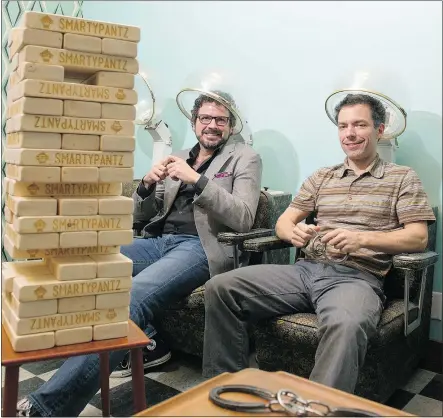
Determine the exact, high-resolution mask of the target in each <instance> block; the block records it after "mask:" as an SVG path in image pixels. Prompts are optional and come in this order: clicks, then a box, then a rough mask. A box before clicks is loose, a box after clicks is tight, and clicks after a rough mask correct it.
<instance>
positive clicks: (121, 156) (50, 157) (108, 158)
mask: <svg viewBox="0 0 443 418" xmlns="http://www.w3.org/2000/svg"><path fill="white" fill-rule="evenodd" d="M3 159H4V160H5V162H7V163H10V164H16V165H21V166H27V165H31V166H56V167H116V168H124V167H132V166H133V165H134V154H133V153H132V152H114V151H112V152H108V151H71V150H58V149H57V150H41V149H35V150H34V149H28V148H13V149H5V152H4V154H3Z"/></svg>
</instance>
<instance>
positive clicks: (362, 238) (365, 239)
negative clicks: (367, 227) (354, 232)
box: [358, 231, 372, 249]
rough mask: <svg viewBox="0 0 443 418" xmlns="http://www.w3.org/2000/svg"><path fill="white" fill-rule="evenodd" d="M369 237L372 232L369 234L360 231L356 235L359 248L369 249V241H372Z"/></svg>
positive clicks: (368, 232)
mask: <svg viewBox="0 0 443 418" xmlns="http://www.w3.org/2000/svg"><path fill="white" fill-rule="evenodd" d="M371 235H372V232H370V231H364V232H362V231H361V232H359V233H358V241H359V242H360V247H361V248H366V249H370V246H371V241H372V239H371V238H372V237H371Z"/></svg>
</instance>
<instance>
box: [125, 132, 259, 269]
mask: <svg viewBox="0 0 443 418" xmlns="http://www.w3.org/2000/svg"><path fill="white" fill-rule="evenodd" d="M173 155H176V156H178V157H180V158H183V159H187V158H189V149H187V150H182V151H179V152H177V153H173ZM261 175H262V161H261V158H260V156H259V155H258V154H257V153H256V152H255V151H254V149H253V148H252V147H250V146H249V145H245V144H242V143H238V142H237V143H234V141H233V140H232V139H230V140H229V141H228V142H227V143H226V144H225V146H224V147H223V148H222V149H221V151H220V153H219V154H218V155H217V156H216V157H215V158H214V160H213V161H212V162H211V164H210V165H209V167H208V169H207V170H206V173H205V176H206V177H207V178H208V179H209V181H208V183H207V185H206V187H205V188H204V189H203V192H202V193H201V194H200V195H199V196H197V195H195V196H194V219H195V225H196V228H197V232H198V235H199V237H200V240H201V243H202V246H203V249H204V250H205V253H206V256H207V258H208V262H209V271H210V275H211V277H212V276H215V275H216V274H220V273H223V272H225V271H228V270H231V269H232V268H233V267H234V259H233V248H232V247H230V246H227V245H225V244H222V243H219V242H218V241H217V234H218V233H219V232H226V231H235V232H247V231H249V230H250V229H251V228H252V225H253V224H254V219H255V213H256V211H257V206H258V200H259V197H260V188H261ZM180 184H181V181H173V180H171V178H170V177H167V178H166V180H165V181H164V182H163V184H161V183H157V184H156V186H155V188H154V191H153V192H152V193H151V194H150V195H149V196H148V197H147V198H145V199H142V198H141V197H140V196H139V195H138V194H137V192H134V194H133V196H132V197H133V199H134V222H148V224H147V225H146V226H145V227H144V229H143V232H142V235H143V236H149V233H148V232H147V230H148V229H151V227H152V226H154V225H153V224H154V223H157V222H162V221H163V220H164V218H165V217H166V215H167V214H168V212H169V210H170V208H171V206H172V204H173V202H174V199H175V197H176V195H177V192H178V190H179V187H180ZM240 260H242V257H241V258H240Z"/></svg>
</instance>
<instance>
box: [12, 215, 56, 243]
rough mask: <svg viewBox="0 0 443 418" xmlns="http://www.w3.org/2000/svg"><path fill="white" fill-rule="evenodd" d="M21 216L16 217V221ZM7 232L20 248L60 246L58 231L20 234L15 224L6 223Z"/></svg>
mask: <svg viewBox="0 0 443 418" xmlns="http://www.w3.org/2000/svg"><path fill="white" fill-rule="evenodd" d="M17 219H19V218H15V217H14V221H16V220H17ZM5 227H6V233H7V235H8V236H9V238H10V240H11V241H12V244H13V245H14V247H15V248H17V249H18V250H22V251H26V250H33V249H35V248H40V249H42V250H46V249H49V248H58V247H59V239H60V236H59V234H57V233H46V234H20V233H18V232H17V231H16V230H15V228H14V227H13V225H11V224H6V225H5Z"/></svg>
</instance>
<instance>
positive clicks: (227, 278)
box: [205, 270, 238, 300]
mask: <svg viewBox="0 0 443 418" xmlns="http://www.w3.org/2000/svg"><path fill="white" fill-rule="evenodd" d="M234 271H235V270H233V271H229V272H226V273H222V274H218V275H217V276H214V277H212V278H211V279H210V280H208V281H207V282H206V284H205V300H209V299H213V298H214V297H215V298H217V299H224V298H225V297H226V296H227V295H229V294H230V293H231V292H232V290H233V289H235V287H236V286H235V285H236V283H237V281H238V279H237V277H236V276H235V275H234V274H233V272H234Z"/></svg>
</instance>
